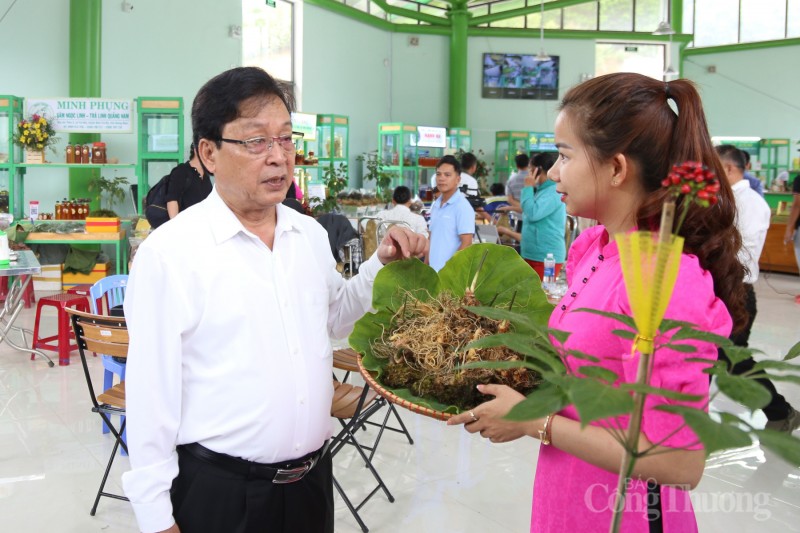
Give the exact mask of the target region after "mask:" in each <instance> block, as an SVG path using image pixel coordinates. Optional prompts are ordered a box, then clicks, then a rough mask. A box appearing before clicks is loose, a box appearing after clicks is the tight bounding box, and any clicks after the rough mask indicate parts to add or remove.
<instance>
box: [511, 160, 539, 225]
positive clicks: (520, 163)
mask: <svg viewBox="0 0 800 533" xmlns="http://www.w3.org/2000/svg"><path fill="white" fill-rule="evenodd" d="M532 155H533V154H531V156H532ZM530 161H531V159H530V157H528V156H527V155H525V154H517V156H516V157H515V158H514V163H515V164H516V165H517V171H516V172H514V173H513V174H511V177H510V178H508V182H507V183H506V197H508V203H509V204H511V205H513V206H514V207H516V208H519V209H518V210H519V212H521V208H520V204H521V198H520V194H521V193H522V188H523V187H525V178H526V177H527V176H528V165H529V164H530Z"/></svg>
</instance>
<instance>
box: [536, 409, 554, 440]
mask: <svg viewBox="0 0 800 533" xmlns="http://www.w3.org/2000/svg"><path fill="white" fill-rule="evenodd" d="M552 420H553V415H552V414H549V415H547V417H546V418H545V419H544V428H543V429H540V430H539V440H540V441H542V444H544V445H545V446H550V422H551V421H552Z"/></svg>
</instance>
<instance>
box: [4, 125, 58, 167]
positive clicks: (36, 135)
mask: <svg viewBox="0 0 800 533" xmlns="http://www.w3.org/2000/svg"><path fill="white" fill-rule="evenodd" d="M57 142H58V137H56V130H55V128H53V124H52V123H51V122H50V121H48V120H47V118H45V117H44V116H42V115H37V114H34V115H33V116H31V117H30V118H28V119H22V120H20V121H19V124H17V131H16V132H14V144H16V145H17V146H20V147H22V148H24V149H25V162H26V163H44V162H45V160H44V149H45V148H48V147H49V148H50V149H51V150H53V151H55V149H54V148H53V145H54V144H56V143H57Z"/></svg>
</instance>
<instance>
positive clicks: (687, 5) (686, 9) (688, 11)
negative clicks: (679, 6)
mask: <svg viewBox="0 0 800 533" xmlns="http://www.w3.org/2000/svg"><path fill="white" fill-rule="evenodd" d="M681 29H682V31H683V33H694V0H683V28H681Z"/></svg>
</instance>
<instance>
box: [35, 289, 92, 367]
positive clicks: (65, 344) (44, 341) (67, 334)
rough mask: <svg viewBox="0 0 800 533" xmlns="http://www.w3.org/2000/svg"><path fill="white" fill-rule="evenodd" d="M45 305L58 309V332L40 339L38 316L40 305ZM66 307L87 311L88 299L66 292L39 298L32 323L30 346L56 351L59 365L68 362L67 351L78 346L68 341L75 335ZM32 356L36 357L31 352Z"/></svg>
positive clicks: (39, 314) (40, 311) (39, 315)
mask: <svg viewBox="0 0 800 533" xmlns="http://www.w3.org/2000/svg"><path fill="white" fill-rule="evenodd" d="M45 305H50V306H52V307H55V308H56V310H57V311H58V334H57V335H53V336H51V337H43V338H41V339H40V338H39V318H40V317H41V313H42V307H44V306H45ZM67 307H74V308H75V309H77V310H78V311H85V312H87V313H88V312H89V300H88V299H87V298H86V297H85V296H81V295H78V294H67V293H61V294H54V295H53V296H45V297H44V298H40V299H39V304H38V305H37V306H36V322H34V325H33V343H32V345H31V347H32V348H37V349H45V350H52V351H54V352H58V364H59V365H61V366H64V365H68V364H69V353H70V352H71V351H72V350H75V349H77V348H78V345H77V344H73V343H72V342H71V341H70V339H72V338H74V337H75V335H74V334H73V332H72V327H70V323H69V315H68V314H67V312H66V311H65V309H66V308H67ZM53 341H55V342H53ZM34 357H36V354H31V359H34Z"/></svg>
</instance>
